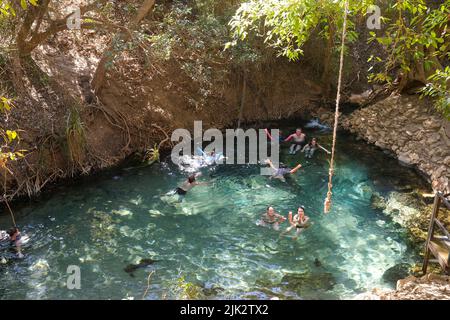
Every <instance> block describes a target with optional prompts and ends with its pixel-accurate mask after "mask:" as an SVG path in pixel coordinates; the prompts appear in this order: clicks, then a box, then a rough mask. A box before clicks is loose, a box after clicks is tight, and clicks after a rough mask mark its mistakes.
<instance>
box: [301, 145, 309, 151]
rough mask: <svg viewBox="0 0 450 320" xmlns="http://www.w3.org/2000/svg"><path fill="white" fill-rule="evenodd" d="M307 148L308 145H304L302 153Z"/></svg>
mask: <svg viewBox="0 0 450 320" xmlns="http://www.w3.org/2000/svg"><path fill="white" fill-rule="evenodd" d="M307 146H308V145H307V144H305V146H304V147H303V149H302V152H305V150H306V147H307Z"/></svg>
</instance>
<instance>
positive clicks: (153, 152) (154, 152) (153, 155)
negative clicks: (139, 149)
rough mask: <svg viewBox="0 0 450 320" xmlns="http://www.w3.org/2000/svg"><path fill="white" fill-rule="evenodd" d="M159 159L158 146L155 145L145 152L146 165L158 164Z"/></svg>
mask: <svg viewBox="0 0 450 320" xmlns="http://www.w3.org/2000/svg"><path fill="white" fill-rule="evenodd" d="M159 157H160V154H159V148H158V145H157V144H155V146H154V147H153V148H151V149H148V150H146V152H145V155H144V160H145V162H146V163H147V164H152V163H154V162H156V161H158V162H159Z"/></svg>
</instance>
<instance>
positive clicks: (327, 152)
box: [318, 144, 331, 154]
mask: <svg viewBox="0 0 450 320" xmlns="http://www.w3.org/2000/svg"><path fill="white" fill-rule="evenodd" d="M318 146H319V148H320V149H322V150H323V151H325V152H326V153H328V154H330V153H331V152H330V151H328V150H327V149H325V148H324V147H322V146H321V145H320V144H319V145H318Z"/></svg>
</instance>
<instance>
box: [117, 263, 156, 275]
mask: <svg viewBox="0 0 450 320" xmlns="http://www.w3.org/2000/svg"><path fill="white" fill-rule="evenodd" d="M155 262H158V261H157V260H153V259H142V260H141V261H139V263H138V264H129V265H127V266H126V267H125V268H124V269H123V270H124V271H125V272H126V273H128V274H129V275H130V277H134V272H135V271H136V270H138V269H141V268H145V267H147V266H149V265H152V264H154V263H155Z"/></svg>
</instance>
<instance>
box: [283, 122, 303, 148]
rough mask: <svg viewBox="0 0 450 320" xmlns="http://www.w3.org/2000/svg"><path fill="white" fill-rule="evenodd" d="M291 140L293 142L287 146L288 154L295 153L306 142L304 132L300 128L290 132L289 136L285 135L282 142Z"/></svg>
mask: <svg viewBox="0 0 450 320" xmlns="http://www.w3.org/2000/svg"><path fill="white" fill-rule="evenodd" d="M291 140H293V143H292V144H291V146H290V148H289V154H296V153H297V152H298V151H299V150H301V149H302V147H303V146H304V145H305V143H306V134H304V133H303V132H302V129H300V128H299V129H297V130H295V133H293V134H291V135H290V136H289V137H287V138H286V139H285V140H284V142H289V141H291Z"/></svg>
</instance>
